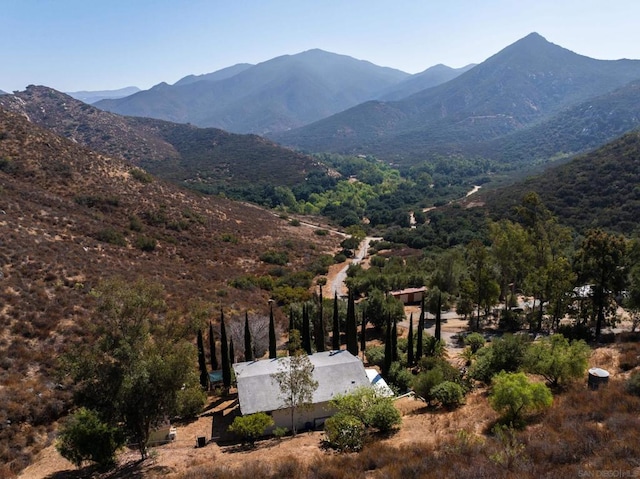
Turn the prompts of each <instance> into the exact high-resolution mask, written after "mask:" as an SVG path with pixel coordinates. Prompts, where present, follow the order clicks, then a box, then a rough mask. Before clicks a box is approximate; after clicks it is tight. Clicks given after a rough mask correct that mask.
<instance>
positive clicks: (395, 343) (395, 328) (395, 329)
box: [391, 316, 398, 361]
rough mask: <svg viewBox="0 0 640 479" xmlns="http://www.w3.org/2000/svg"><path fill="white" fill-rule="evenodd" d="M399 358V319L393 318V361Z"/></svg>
mask: <svg viewBox="0 0 640 479" xmlns="http://www.w3.org/2000/svg"><path fill="white" fill-rule="evenodd" d="M397 360H398V320H397V319H396V318H395V316H394V318H393V329H392V330H391V361H397Z"/></svg>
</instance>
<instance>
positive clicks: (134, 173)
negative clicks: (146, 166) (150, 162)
mask: <svg viewBox="0 0 640 479" xmlns="http://www.w3.org/2000/svg"><path fill="white" fill-rule="evenodd" d="M129 174H130V175H131V177H132V178H133V179H134V180H137V181H139V182H140V183H145V184H146V183H151V182H152V181H153V176H151V175H150V174H149V173H147V172H146V171H144V170H142V169H140V168H133V169H131V170H129Z"/></svg>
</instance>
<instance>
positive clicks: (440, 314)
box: [435, 292, 442, 341]
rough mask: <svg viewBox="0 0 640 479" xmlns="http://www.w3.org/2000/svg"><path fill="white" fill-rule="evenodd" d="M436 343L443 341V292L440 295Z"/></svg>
mask: <svg viewBox="0 0 640 479" xmlns="http://www.w3.org/2000/svg"><path fill="white" fill-rule="evenodd" d="M435 338H436V341H440V339H442V292H439V293H438V310H437V311H436V331H435Z"/></svg>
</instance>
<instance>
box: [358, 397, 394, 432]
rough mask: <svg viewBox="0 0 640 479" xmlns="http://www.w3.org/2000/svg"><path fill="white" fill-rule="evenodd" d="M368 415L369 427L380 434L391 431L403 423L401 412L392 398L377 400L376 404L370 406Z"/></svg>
mask: <svg viewBox="0 0 640 479" xmlns="http://www.w3.org/2000/svg"><path fill="white" fill-rule="evenodd" d="M366 414H367V425H368V426H370V427H373V428H376V429H378V430H379V431H380V432H387V431H390V430H391V429H393V428H394V427H396V426H398V425H400V423H401V422H402V416H401V415H400V411H398V409H397V408H396V407H395V405H394V404H393V399H391V398H377V400H376V402H375V403H374V404H372V405H371V406H369V408H368V409H367V411H366Z"/></svg>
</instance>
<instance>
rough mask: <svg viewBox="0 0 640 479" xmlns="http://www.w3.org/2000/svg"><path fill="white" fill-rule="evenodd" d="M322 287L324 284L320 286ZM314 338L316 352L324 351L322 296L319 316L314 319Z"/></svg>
mask: <svg viewBox="0 0 640 479" xmlns="http://www.w3.org/2000/svg"><path fill="white" fill-rule="evenodd" d="M320 288H321V289H322V286H320ZM313 331H314V332H313V339H314V344H315V346H316V352H318V353H321V352H323V351H324V319H323V318H322V296H320V304H319V307H318V316H317V318H316V320H315V321H314V328H313Z"/></svg>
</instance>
